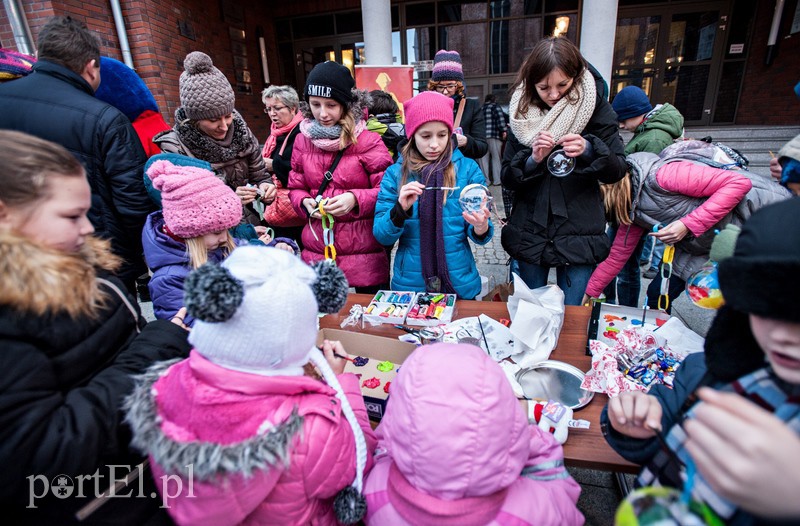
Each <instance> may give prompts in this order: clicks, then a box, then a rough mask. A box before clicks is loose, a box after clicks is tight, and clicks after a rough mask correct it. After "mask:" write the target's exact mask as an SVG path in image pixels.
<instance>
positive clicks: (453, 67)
mask: <svg viewBox="0 0 800 526" xmlns="http://www.w3.org/2000/svg"><path fill="white" fill-rule="evenodd" d="M431 80H432V81H434V82H442V81H443V80H457V81H459V82H464V71H463V70H462V68H461V55H459V54H458V51H447V50H446V49H440V50H439V51H437V52H436V56H435V57H434V58H433V75H431Z"/></svg>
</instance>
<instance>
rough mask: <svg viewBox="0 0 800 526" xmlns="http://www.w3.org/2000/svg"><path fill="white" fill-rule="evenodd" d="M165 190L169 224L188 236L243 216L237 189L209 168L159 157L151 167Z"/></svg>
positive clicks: (151, 173) (217, 228) (155, 181)
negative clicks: (175, 162) (178, 164)
mask: <svg viewBox="0 0 800 526" xmlns="http://www.w3.org/2000/svg"><path fill="white" fill-rule="evenodd" d="M147 176H148V177H150V179H151V180H152V181H153V187H154V188H155V189H156V190H159V191H160V192H161V206H162V208H163V211H164V222H165V223H166V224H167V228H169V230H170V231H171V232H172V233H173V234H175V235H176V236H180V237H182V238H184V239H189V238H193V237H200V236H203V235H205V234H211V233H212V232H220V231H222V230H227V229H229V228H231V227H234V226H236V225H238V224H239V221H241V220H242V202H241V201H240V200H239V197H238V196H237V195H236V192H234V191H233V190H231V189H230V188H228V186H227V185H226V184H225V183H223V182H222V181H221V180H219V179H218V178H217V176H216V175H214V173H213V172H211V171H209V170H204V169H202V168H195V167H194V166H177V165H174V164H172V163H171V162H169V161H156V162H154V163H153V164H152V165H150V168H149V169H148V170H147Z"/></svg>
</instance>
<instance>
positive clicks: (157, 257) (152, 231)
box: [142, 210, 299, 327]
mask: <svg viewBox="0 0 800 526" xmlns="http://www.w3.org/2000/svg"><path fill="white" fill-rule="evenodd" d="M242 226H243V225H239V226H238V227H234V228H232V229H231V230H230V232H231V235H234V239H233V240H234V242H235V243H236V246H240V245H247V244H253V245H262V246H263V244H264V243H262V242H261V241H259V240H258V239H257V238H253V239H240V238H238V237H235V236H236V235H238V234H246V233H247V232H248V229H246V228H240V227H242ZM247 227H249V229H250V230H253V227H252V226H251V225H247ZM234 232H237V233H238V234H234ZM249 235H255V230H253V232H252V234H249ZM277 243H286V244H287V245H289V246H291V247H292V248H293V249H294V253H295V255H296V254H298V252H299V250H298V248H297V243H295V242H294V241H293V240H291V239H289V238H285V237H278V238H275V239H273V240H272V241H271V242H270V243H269V244H268V245H267V246H270V247H272V246H275V245H276V244H277ZM142 246H143V247H144V258H145V260H146V261H147V267H148V268H149V269H150V271H151V272H152V273H153V275H152V276H151V277H150V284H149V285H148V288H149V289H150V298H151V299H152V300H153V313H154V314H155V316H156V318H157V319H160V320H162V319H166V320H168V319H170V318H171V317H173V316H175V314H176V313H177V312H178V310H180V308H181V307H183V306H184V303H183V281H184V280H185V279H186V276H187V275H188V274H189V272H191V270H192V269H191V267H190V265H189V253H188V252H187V251H186V245H185V244H184V243H181V242H179V241H175V240H174V239H172V238H171V237H169V236H168V235H167V234H165V233H164V215H163V213H162V211H161V210H158V211H156V212H153V213H151V214H150V215H149V216H147V222H146V223H145V225H144V230H142ZM225 257H226V255H225V252H224V251H223V249H221V248H220V249H217V250H215V251H213V252H209V253H208V261H210V262H212V263H220V262H222V260H223V259H225ZM184 323H185V324H186V325H188V326H189V327H191V326H192V325H193V324H194V318H193V317H192V316H190V315H189V314H186V317H185V318H184Z"/></svg>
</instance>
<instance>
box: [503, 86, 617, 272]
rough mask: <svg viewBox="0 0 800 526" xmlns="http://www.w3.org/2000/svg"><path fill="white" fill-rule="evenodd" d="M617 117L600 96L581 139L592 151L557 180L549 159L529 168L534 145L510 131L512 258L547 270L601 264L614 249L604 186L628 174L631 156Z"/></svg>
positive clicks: (506, 236) (506, 241) (507, 168)
mask: <svg viewBox="0 0 800 526" xmlns="http://www.w3.org/2000/svg"><path fill="white" fill-rule="evenodd" d="M618 130H619V128H618V124H617V114H616V113H614V110H613V109H611V105H610V104H609V103H608V102H607V101H606V100H605V99H603V98H601V97H599V96H598V98H597V104H596V106H595V110H594V113H593V114H592V118H591V119H590V120H589V122H588V124H587V125H586V127H585V128H584V130H583V132H582V133H581V135H582V136H583V137H584V138H585V139H586V140H587V141H589V143H590V145H591V151H590V152H589V151H587V152H585V153H584V155H581V156H580V157H578V158H577V159H576V165H575V169H574V171H573V172H572V173H571V174H569V175H568V176H566V177H554V176H553V175H551V174H550V172H548V171H547V166H546V161H543V162H541V163H539V164H538V165H535V166H534V168H533V169H532V170H529V169H528V168H529V166H526V163H527V161H528V159H529V158H530V156H531V153H532V150H531V148H530V146H524V145H522V144H520V143H519V141H518V140H517V138H516V137H514V134H513V133H509V135H508V137H509V140H508V142H507V143H506V149H505V153H504V155H503V169H502V172H501V179H502V182H503V186H504V187H506V188H508V189H509V190H512V191H513V192H514V205H513V208H512V212H511V217H510V219H509V222H508V224H507V225H506V226H505V227H503V231H502V235H501V240H502V243H503V248H504V249H505V250H506V252H508V253H509V254H510V255H511V257H513V258H516V259H519V260H522V261H525V262H527V263H531V264H536V265H545V266H561V265H568V264H571V265H596V264H597V263H600V262H601V261H603V260H604V259H605V258H606V257H607V256H608V253H609V251H610V249H611V242H610V241H609V239H608V236H606V234H605V227H606V218H605V209H604V206H603V198H602V194H601V192H600V186H599V184H598V182H602V183H614V182H616V181H619V180H620V179H622V178H623V177H624V176H625V170H626V165H625V154H624V152H623V146H622V139H621V138H620V136H619V131H618Z"/></svg>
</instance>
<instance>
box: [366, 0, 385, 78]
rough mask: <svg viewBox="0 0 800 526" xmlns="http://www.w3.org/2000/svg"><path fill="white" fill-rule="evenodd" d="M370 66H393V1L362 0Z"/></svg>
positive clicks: (368, 63)
mask: <svg viewBox="0 0 800 526" xmlns="http://www.w3.org/2000/svg"><path fill="white" fill-rule="evenodd" d="M361 21H362V23H363V26H364V47H365V48H366V52H367V65H368V66H391V65H392V6H391V0H361Z"/></svg>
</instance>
